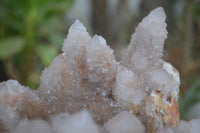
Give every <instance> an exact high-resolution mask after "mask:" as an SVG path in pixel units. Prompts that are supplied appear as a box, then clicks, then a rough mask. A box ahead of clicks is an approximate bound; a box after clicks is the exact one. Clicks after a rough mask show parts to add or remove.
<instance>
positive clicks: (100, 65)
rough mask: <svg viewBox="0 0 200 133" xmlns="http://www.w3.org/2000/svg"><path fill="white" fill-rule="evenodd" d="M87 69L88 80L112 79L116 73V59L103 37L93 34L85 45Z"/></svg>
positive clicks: (103, 80)
mask: <svg viewBox="0 0 200 133" xmlns="http://www.w3.org/2000/svg"><path fill="white" fill-rule="evenodd" d="M86 50H87V52H86V61H87V70H88V71H89V75H88V78H89V81H91V82H99V81H101V82H105V81H112V80H113V79H114V78H115V73H116V61H115V57H114V55H113V50H112V49H111V48H110V47H109V46H108V45H107V44H106V41H105V39H104V38H103V37H101V36H97V35H95V36H94V37H93V38H92V40H91V41H90V42H89V43H88V44H87V45H86Z"/></svg>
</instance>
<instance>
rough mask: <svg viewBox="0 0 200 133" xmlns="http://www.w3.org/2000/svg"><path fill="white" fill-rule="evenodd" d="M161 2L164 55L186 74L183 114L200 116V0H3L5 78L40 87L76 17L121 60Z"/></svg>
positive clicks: (0, 75) (0, 61)
mask: <svg viewBox="0 0 200 133" xmlns="http://www.w3.org/2000/svg"><path fill="white" fill-rule="evenodd" d="M158 6H162V7H164V9H165V12H166V14H167V25H168V26H167V29H168V39H167V40H166V41H165V52H164V57H163V58H164V59H165V60H167V61H169V62H171V63H172V64H173V65H174V66H175V67H176V68H177V69H178V70H179V71H180V75H181V86H180V88H181V93H180V100H179V102H180V104H179V105H180V113H181V118H183V119H191V118H197V117H198V118H200V0H0V81H5V80H8V79H16V80H18V81H19V82H20V83H21V84H23V85H27V86H29V87H31V88H33V89H36V88H37V87H38V85H39V82H40V75H41V72H42V70H43V69H44V67H47V66H48V65H50V63H51V61H52V60H53V59H54V57H56V56H57V55H58V53H59V52H60V51H61V47H62V43H63V40H64V38H65V37H66V35H67V29H68V28H69V26H70V25H71V24H72V23H73V22H74V20H75V19H79V20H80V21H81V22H83V23H84V25H86V27H87V29H88V31H89V32H90V33H91V35H94V34H95V33H97V34H99V35H102V36H103V37H104V38H105V39H106V40H107V43H108V44H109V45H110V47H111V48H113V49H114V50H115V55H116V58H117V60H120V58H121V56H122V55H123V53H124V51H125V50H126V48H127V46H128V43H129V41H130V35H131V34H132V33H133V32H134V29H135V27H136V26H137V25H138V23H139V22H140V21H141V20H142V18H143V17H144V16H146V15H147V14H148V13H149V12H150V11H151V10H152V9H154V8H156V7H158Z"/></svg>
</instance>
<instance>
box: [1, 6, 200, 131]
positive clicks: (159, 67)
mask: <svg viewBox="0 0 200 133" xmlns="http://www.w3.org/2000/svg"><path fill="white" fill-rule="evenodd" d="M165 19H166V16H165V13H164V10H163V9H162V8H157V9H155V10H153V11H152V12H151V13H150V14H149V15H148V16H147V17H145V18H144V19H143V20H142V22H141V23H140V24H139V25H138V27H137V28H136V31H135V33H134V34H133V35H132V40H131V43H130V45H129V47H128V49H127V53H126V54H125V55H124V57H123V58H122V61H121V62H120V63H119V62H117V61H116V60H115V57H114V55H113V50H112V49H111V48H110V47H109V46H108V45H107V44H106V41H105V39H104V38H103V37H101V36H98V35H95V36H94V37H93V38H91V37H90V35H89V33H88V32H87V30H86V28H85V26H84V25H83V24H82V23H81V22H80V21H78V20H76V21H75V22H74V24H72V26H71V27H70V29H69V34H68V36H67V38H66V39H65V40H64V43H63V48H62V51H63V53H61V54H60V55H58V56H57V57H56V58H55V59H54V60H53V61H52V63H51V65H50V66H49V67H47V68H45V70H44V71H43V72H42V76H41V84H40V87H39V88H38V89H37V90H36V91H32V90H28V88H26V87H24V86H22V85H20V84H19V83H18V82H17V81H14V80H9V81H7V82H2V83H0V132H1V131H6V129H7V128H9V131H8V132H10V133H25V132H30V133H32V132H36V133H37V132H38V133H40V132H43V133H53V132H54V133H55V132H56V133H100V132H102V133H143V132H145V131H146V132H155V131H157V130H159V129H161V128H164V129H163V130H161V132H174V131H177V132H178V133H179V132H180V131H188V132H192V131H198V130H199V127H197V125H199V121H198V120H197V121H192V122H185V124H184V122H181V123H180V127H178V128H175V129H173V128H167V127H176V126H177V125H178V122H179V113H178V103H177V100H178V93H179V84H180V78H179V73H178V71H177V70H176V69H175V68H173V66H171V65H170V64H169V63H167V62H165V61H163V60H162V59H161V56H162V52H163V44H164V40H165V39H166V37H167V31H166V23H165V22H164V21H165ZM122 110H123V111H122ZM79 111H80V112H79ZM121 111H122V112H121ZM126 111H127V112H126ZM61 112H65V113H61ZM77 112H78V113H77ZM120 112H121V113H120ZM128 112H129V113H128ZM74 113H75V114H74ZM90 114H91V116H90ZM133 114H136V115H137V117H136V116H135V115H133ZM113 116H115V117H113ZM138 118H139V119H138ZM38 119H43V120H38ZM93 119H94V121H95V122H97V124H99V126H100V125H104V126H103V127H100V128H99V127H98V125H97V124H96V123H95V122H94V121H93ZM106 121H107V122H106ZM105 122H106V123H105ZM141 122H142V123H143V124H144V125H145V126H146V130H145V128H144V126H143V124H141ZM18 123H19V124H18ZM49 123H50V124H49ZM182 123H183V124H182ZM17 124H18V125H17ZM16 125H17V126H16ZM182 125H183V126H182ZM184 128H188V130H186V129H185V130H184ZM192 129H194V130H192ZM15 131H16V132H15Z"/></svg>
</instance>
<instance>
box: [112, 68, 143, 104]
mask: <svg viewBox="0 0 200 133" xmlns="http://www.w3.org/2000/svg"><path fill="white" fill-rule="evenodd" d="M113 95H114V96H115V97H116V99H117V100H118V101H119V102H120V103H121V104H122V105H123V106H130V105H129V104H131V103H132V104H134V105H139V104H140V103H141V102H142V100H143V99H144V98H145V96H146V93H145V89H144V88H142V81H141V79H140V77H139V76H138V75H137V74H135V73H134V72H133V71H132V70H131V69H127V68H125V67H122V68H121V69H119V70H118V73H117V77H116V83H115V87H114V88H113ZM126 104H127V105H126Z"/></svg>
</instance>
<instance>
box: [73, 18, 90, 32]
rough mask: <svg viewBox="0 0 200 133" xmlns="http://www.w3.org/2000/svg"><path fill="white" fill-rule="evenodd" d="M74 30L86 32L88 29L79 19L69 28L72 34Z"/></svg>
mask: <svg viewBox="0 0 200 133" xmlns="http://www.w3.org/2000/svg"><path fill="white" fill-rule="evenodd" d="M73 30H79V31H85V32H86V27H85V26H84V25H83V24H82V23H81V22H80V21H79V20H78V19H76V20H75V22H74V23H73V24H72V25H71V27H70V28H69V32H71V31H73Z"/></svg>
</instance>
